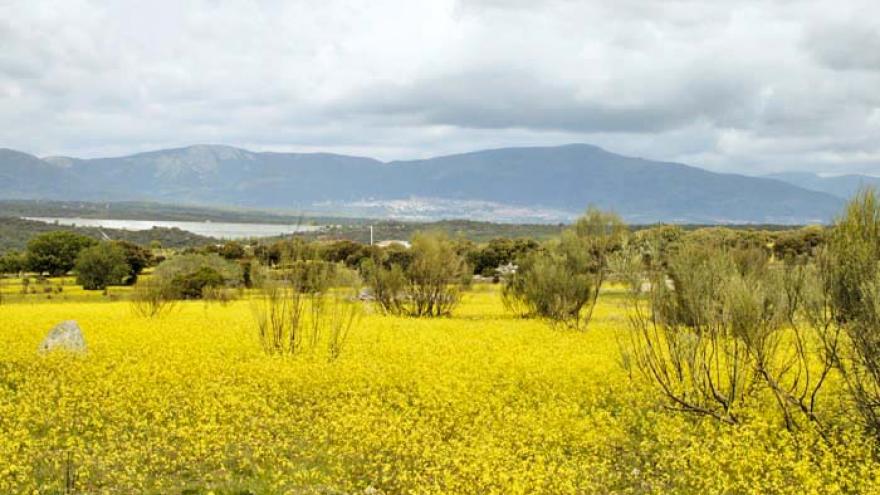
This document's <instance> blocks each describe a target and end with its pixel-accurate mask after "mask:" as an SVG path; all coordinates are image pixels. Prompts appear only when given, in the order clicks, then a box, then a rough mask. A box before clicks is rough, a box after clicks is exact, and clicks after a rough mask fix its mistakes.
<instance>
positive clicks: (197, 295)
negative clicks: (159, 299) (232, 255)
mask: <svg viewBox="0 0 880 495" xmlns="http://www.w3.org/2000/svg"><path fill="white" fill-rule="evenodd" d="M241 281H242V270H241V267H240V266H239V265H238V264H236V263H233V262H230V261H227V260H225V259H223V258H221V257H220V256H218V255H216V254H211V255H206V254H184V255H180V256H175V257H173V258H170V259H168V260H166V261H164V262H162V263H161V264H160V265H159V266H157V267H156V270H155V272H154V273H153V277H152V279H151V284H155V285H157V286H159V287H160V288H158V289H155V290H157V291H158V293H159V294H161V295H162V296H163V297H170V298H174V299H207V300H226V299H228V298H229V296H230V294H229V292H228V291H222V293H221V292H220V291H221V290H222V289H224V288H227V287H235V286H238V285H239V284H240V283H241ZM206 296H208V297H206Z"/></svg>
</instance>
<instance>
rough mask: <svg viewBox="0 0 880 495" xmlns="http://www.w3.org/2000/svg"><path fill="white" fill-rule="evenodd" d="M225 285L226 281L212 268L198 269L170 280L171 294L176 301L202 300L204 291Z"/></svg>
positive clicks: (203, 267)
mask: <svg viewBox="0 0 880 495" xmlns="http://www.w3.org/2000/svg"><path fill="white" fill-rule="evenodd" d="M225 284H226V279H225V278H223V275H221V274H220V272H218V271H217V270H215V269H214V268H211V267H209V266H202V267H199V269H197V270H196V271H194V272H189V273H180V274H178V275H176V276H175V277H174V278H172V279H171V287H172V288H173V292H172V293H173V294H175V295H176V296H177V298H178V299H202V298H203V297H204V296H205V294H206V291H207V290H209V289H216V288H217V287H222V286H223V285H225Z"/></svg>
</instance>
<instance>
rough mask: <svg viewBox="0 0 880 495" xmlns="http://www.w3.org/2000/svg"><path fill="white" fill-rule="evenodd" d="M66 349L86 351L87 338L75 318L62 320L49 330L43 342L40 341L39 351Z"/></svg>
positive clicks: (77, 351) (76, 351)
mask: <svg viewBox="0 0 880 495" xmlns="http://www.w3.org/2000/svg"><path fill="white" fill-rule="evenodd" d="M55 350H64V351H68V352H75V353H83V352H86V339H85V338H83V334H82V330H81V329H80V328H79V325H78V324H77V323H76V321H74V320H67V321H62V322H61V323H59V324H57V325H55V328H53V329H52V330H50V331H49V334H48V335H46V338H45V339H43V342H42V343H40V349H39V352H52V351H55Z"/></svg>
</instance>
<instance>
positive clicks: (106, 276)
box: [75, 242, 131, 290]
mask: <svg viewBox="0 0 880 495" xmlns="http://www.w3.org/2000/svg"><path fill="white" fill-rule="evenodd" d="M75 268H76V282H77V283H78V284H80V285H82V286H83V289H85V290H104V289H106V288H107V287H108V286H110V285H121V284H122V283H123V281H124V280H125V278H126V277H128V276H129V274H130V273H131V267H130V266H129V264H128V263H127V262H126V260H125V251H124V250H123V249H122V248H121V247H120V246H119V245H117V244H115V243H112V242H102V243H100V244H97V245H95V246H92V247H89V248H86V249H83V250H82V251H81V252H80V253H79V256H78V257H77V259H76V266H75Z"/></svg>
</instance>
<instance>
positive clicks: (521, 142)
mask: <svg viewBox="0 0 880 495" xmlns="http://www.w3.org/2000/svg"><path fill="white" fill-rule="evenodd" d="M0 122H2V125H0V147H8V148H13V149H18V150H21V151H26V152H29V153H33V154H36V155H38V156H49V155H70V156H78V157H97V156H115V155H125V154H130V153H134V152H139V151H146V150H153V149H159V148H168V147H176V146H185V145H190V144H197V143H211V144H227V145H232V146H240V147H244V148H247V149H251V150H255V151H261V150H276V151H330V152H338V153H348V154H357V155H365V156H371V157H375V158H379V159H385V160H392V159H405V158H421V157H428V156H436V155H442V154H448V153H457V152H464V151H472V150H476V149H484V148H495V147H504V146H537V145H542V146H543V145H557V144H564V143H573V142H582V143H590V144H595V145H599V146H602V147H604V148H606V149H608V150H610V151H614V152H617V153H620V154H624V155H630V156H641V157H645V158H652V159H662V160H670V161H678V162H683V163H687V164H691V165H696V166H700V167H704V168H708V169H711V170H716V171H724V172H737V173H744V174H753V175H758V174H764V173H771V172H780V171H794V170H798V171H813V172H817V173H824V174H840V173H869V174H875V175H880V2H877V1H876V0H837V1H834V2H831V1H827V0H821V1H819V0H816V1H813V0H776V1H774V0H725V1H714V0H712V1H697V0H664V1H656V0H615V1H613V2H609V1H604V0H581V1H574V0H540V1H537V0H458V1H454V0H418V1H413V0H363V1H354V0H316V1H311V0H287V1H255V0H253V1H235V0H231V1H219V0H203V1H186V0H172V1H166V0H152V1H150V2H135V1H113V0H104V1H89V0H63V1H57V2H50V1H41V0H0Z"/></svg>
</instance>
